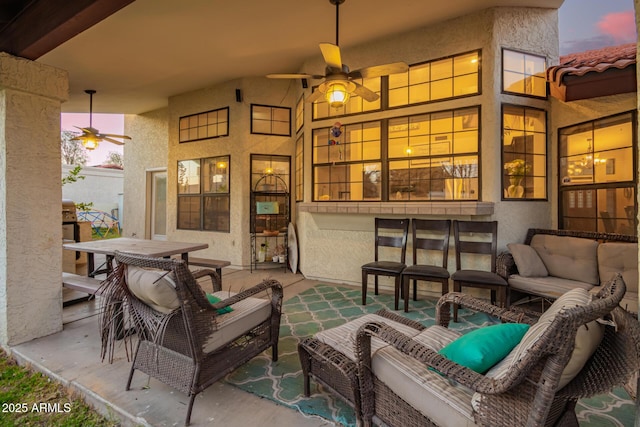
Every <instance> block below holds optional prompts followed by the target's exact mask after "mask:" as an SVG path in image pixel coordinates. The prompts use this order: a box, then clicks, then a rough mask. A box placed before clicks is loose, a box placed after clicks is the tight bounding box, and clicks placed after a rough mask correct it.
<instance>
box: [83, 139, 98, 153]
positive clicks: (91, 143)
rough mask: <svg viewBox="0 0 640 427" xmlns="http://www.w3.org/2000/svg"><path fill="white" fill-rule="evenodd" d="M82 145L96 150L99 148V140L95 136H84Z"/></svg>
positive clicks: (90, 149)
mask: <svg viewBox="0 0 640 427" xmlns="http://www.w3.org/2000/svg"><path fill="white" fill-rule="evenodd" d="M82 146H83V147H84V148H86V149H87V150H89V151H92V150H95V149H96V148H98V140H97V139H95V138H84V139H83V140H82Z"/></svg>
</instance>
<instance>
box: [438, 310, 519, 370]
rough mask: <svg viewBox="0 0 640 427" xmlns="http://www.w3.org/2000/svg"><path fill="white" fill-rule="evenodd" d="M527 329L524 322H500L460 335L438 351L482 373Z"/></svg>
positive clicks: (517, 340)
mask: <svg viewBox="0 0 640 427" xmlns="http://www.w3.org/2000/svg"><path fill="white" fill-rule="evenodd" d="M527 330H529V325H527V324H524V323H500V324H498V325H492V326H486V327H483V328H479V329H476V330H474V331H471V332H469V333H468V334H464V335H462V336H461V337H460V338H458V339H457V340H455V341H453V342H451V343H449V344H448V345H446V346H445V347H443V348H442V349H441V350H440V351H439V352H438V353H439V354H441V355H442V356H444V357H446V358H447V359H449V360H451V361H453V362H456V363H457V364H458V365H462V366H465V367H467V368H469V369H473V370H474V371H476V372H478V373H480V374H484V373H485V372H487V371H488V370H489V369H490V368H491V367H492V366H493V365H495V364H496V363H498V362H499V361H501V360H502V359H504V358H505V357H506V356H507V354H509V352H510V351H511V350H512V349H513V348H514V347H515V346H516V345H518V343H519V342H520V340H521V339H522V337H523V336H524V334H525V333H526V332H527Z"/></svg>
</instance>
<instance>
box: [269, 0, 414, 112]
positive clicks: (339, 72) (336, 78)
mask: <svg viewBox="0 0 640 427" xmlns="http://www.w3.org/2000/svg"><path fill="white" fill-rule="evenodd" d="M344 2H345V0H329V3H331V4H333V5H335V6H336V43H335V44H332V43H320V52H322V57H323V58H324V61H325V63H326V64H327V67H326V72H325V75H324V76H322V75H313V74H302V73H294V74H268V75H267V77H268V78H271V79H324V81H323V82H322V83H320V85H319V86H318V89H317V90H316V91H315V92H313V93H312V94H311V96H309V97H308V98H307V102H315V101H317V100H319V99H320V98H321V97H322V96H324V97H325V98H326V99H327V102H328V103H329V105H330V106H332V107H335V108H339V107H342V106H343V105H344V104H346V102H347V101H348V100H349V96H350V95H351V94H355V95H358V96H361V97H362V98H363V99H365V100H366V101H369V102H372V101H376V100H377V99H378V98H379V97H380V96H379V95H378V94H377V93H375V92H373V91H372V90H370V89H368V88H366V87H364V86H362V85H361V84H359V83H357V82H355V81H353V79H358V78H375V77H380V76H385V75H388V74H395V73H403V72H406V71H407V70H408V69H409V66H408V65H407V64H406V63H404V62H393V63H390V64H384V65H376V66H372V67H366V68H361V69H359V70H354V71H349V67H347V66H346V65H345V64H343V63H342V57H341V55H340V47H339V45H338V35H339V27H340V13H339V11H340V5H341V4H342V3H344Z"/></svg>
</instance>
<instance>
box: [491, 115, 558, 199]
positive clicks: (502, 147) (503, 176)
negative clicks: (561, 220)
mask: <svg viewBox="0 0 640 427" xmlns="http://www.w3.org/2000/svg"><path fill="white" fill-rule="evenodd" d="M508 108H514V109H516V108H517V109H522V110H523V112H524V115H523V116H522V117H523V118H524V119H526V117H527V116H526V112H527V110H533V111H538V112H542V113H543V114H544V132H535V131H531V132H530V133H527V129H526V125H525V126H524V127H525V129H516V130H515V132H520V131H522V132H523V136H525V152H524V153H522V154H523V155H524V157H525V159H526V158H527V157H529V156H530V155H531V156H534V155H536V154H535V151H532V152H531V153H529V152H528V151H526V150H527V148H526V137H527V136H529V135H532V136H534V137H535V135H536V134H540V133H544V154H543V155H544V175H543V176H540V175H534V174H533V173H530V174H527V173H526V172H525V177H524V180H525V186H524V187H525V193H524V194H523V197H507V195H506V193H505V192H506V191H507V188H508V186H507V182H506V177H507V176H508V173H507V172H505V168H506V166H505V165H506V160H505V157H507V156H506V154H507V153H506V152H505V141H504V140H505V131H506V129H505V121H504V119H505V110H506V109H508ZM500 122H501V129H502V138H501V143H500V156H501V157H500V164H501V165H502V173H501V175H500V176H501V178H500V182H501V184H502V185H501V193H502V194H501V199H502V201H509V202H513V201H547V200H549V132H548V129H549V114H548V111H547V110H546V109H544V108H536V107H530V106H528V105H517V104H508V103H504V104H502V105H501V112H500ZM510 130H511V129H510ZM518 157H521V156H518ZM527 177H530V179H531V180H535V178H536V177H538V178H541V177H542V178H544V197H527V193H526V188H527V187H526V182H527ZM534 185H535V184H534ZM534 191H535V190H534Z"/></svg>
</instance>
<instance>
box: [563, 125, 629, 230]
mask: <svg viewBox="0 0 640 427" xmlns="http://www.w3.org/2000/svg"><path fill="white" fill-rule="evenodd" d="M634 123H635V118H634V114H633V113H625V114H619V115H615V116H611V117H606V118H603V119H599V120H594V121H591V122H587V123H582V124H578V125H575V126H571V127H567V128H563V129H560V130H559V159H560V162H559V169H560V170H559V176H560V192H559V194H560V225H561V227H562V228H565V229H570V230H587V231H603V232H615V233H623V234H633V235H635V234H636V229H637V224H636V215H637V204H636V195H635V188H636V181H637V180H636V176H635V173H634V171H635V168H636V167H635V165H636V160H635V152H636V148H635V147H636V144H635V142H634V141H636V129H635V126H634Z"/></svg>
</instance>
